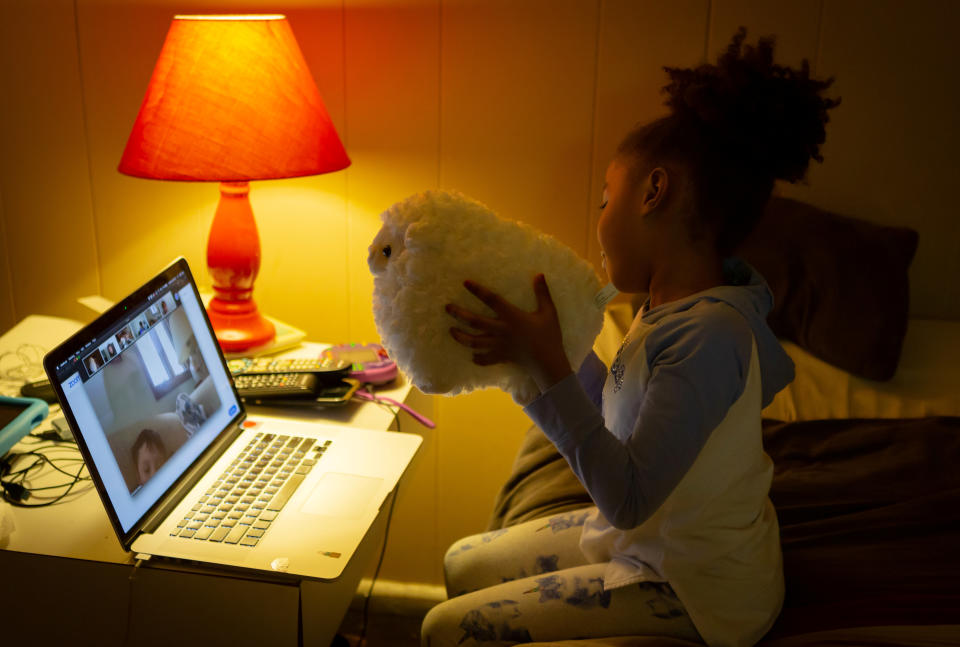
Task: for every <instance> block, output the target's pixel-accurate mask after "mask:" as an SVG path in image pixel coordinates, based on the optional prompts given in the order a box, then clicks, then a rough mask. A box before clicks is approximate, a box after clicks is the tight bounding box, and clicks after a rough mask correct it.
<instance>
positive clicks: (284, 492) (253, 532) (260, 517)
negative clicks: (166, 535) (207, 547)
mask: <svg viewBox="0 0 960 647" xmlns="http://www.w3.org/2000/svg"><path fill="white" fill-rule="evenodd" d="M329 447H330V441H329V440H325V441H323V442H320V441H317V440H315V439H313V438H301V437H299V436H283V435H281V436H278V435H276V434H264V433H258V434H257V435H256V436H254V438H253V440H251V441H250V443H249V444H248V445H247V446H246V447H245V448H244V449H243V451H242V452H240V455H239V456H238V457H237V458H236V460H234V461H233V462H232V463H230V465H229V466H228V467H227V468H226V469H225V470H224V472H223V474H221V475H220V478H218V479H217V480H216V481H215V482H214V484H213V486H212V487H210V489H209V490H207V491H206V492H205V493H204V495H203V496H201V497H200V498H199V499H198V500H197V503H196V504H195V505H194V506H193V508H191V510H190V512H188V513H187V514H186V516H184V518H183V519H181V520H180V521H179V522H178V523H177V527H176V528H175V529H174V530H173V532H171V533H170V534H171V535H172V536H174V537H183V538H185V539H199V540H205V541H217V542H222V543H224V544H237V545H240V546H256V545H257V543H258V542H259V541H260V539H262V538H263V536H264V534H265V533H266V532H267V531H268V530H269V529H270V525H271V524H272V523H273V521H274V520H275V519H276V518H277V515H278V514H279V513H280V511H281V510H282V509H283V506H284V505H285V504H286V503H287V501H289V500H290V497H291V496H293V493H294V492H295V491H296V489H297V487H299V485H300V484H301V483H302V482H303V480H304V479H305V478H306V476H307V474H308V473H309V472H310V470H311V469H313V467H314V465H316V463H317V461H318V460H319V459H320V457H321V456H323V453H324V452H325V451H327V449H328V448H329Z"/></svg>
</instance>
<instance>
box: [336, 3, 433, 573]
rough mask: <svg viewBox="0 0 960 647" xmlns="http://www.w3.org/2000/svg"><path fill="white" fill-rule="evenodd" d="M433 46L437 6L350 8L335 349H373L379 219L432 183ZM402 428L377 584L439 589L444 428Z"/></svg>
mask: <svg viewBox="0 0 960 647" xmlns="http://www.w3.org/2000/svg"><path fill="white" fill-rule="evenodd" d="M439 42H440V34H439V3H438V2H414V3H409V2H405V3H386V4H382V5H381V4H371V3H369V2H366V1H364V0H348V2H347V4H346V14H345V48H346V56H345V62H346V68H345V88H346V95H345V96H346V119H345V124H346V128H345V137H344V141H345V144H346V146H347V151H348V153H349V154H350V157H351V159H352V160H353V164H352V165H351V166H350V169H349V170H348V171H347V190H348V195H349V203H348V210H349V217H348V221H347V222H348V236H347V247H346V258H347V263H348V266H347V276H348V278H349V281H350V290H349V293H348V299H349V301H348V304H347V309H348V311H349V313H350V331H349V337H347V338H343V339H337V340H333V341H357V342H360V341H378V336H377V332H376V328H375V326H374V323H373V313H372V304H371V297H372V292H373V278H372V275H371V274H370V271H369V269H368V267H367V247H368V245H369V244H370V242H371V241H372V240H373V237H374V235H375V234H376V232H377V231H378V230H379V228H380V218H379V214H380V213H381V212H382V211H383V210H384V209H386V208H387V207H389V206H390V205H391V204H393V203H394V202H396V201H397V200H400V199H402V198H404V197H406V196H407V195H409V194H412V193H416V192H418V191H422V190H424V189H427V188H432V187H434V186H436V184H437V173H438V157H437V146H438V136H439V134H438V110H439V108H438V106H439V76H438V73H439V59H438V56H439ZM410 404H411V405H412V406H414V407H415V408H416V409H417V410H419V411H421V412H422V413H424V414H425V415H427V416H429V417H433V418H435V417H436V414H435V413H434V412H433V408H432V399H431V398H428V397H427V396H424V395H422V394H419V392H417V393H415V394H414V395H412V396H411V401H410ZM401 428H402V430H403V431H405V432H410V433H419V434H421V435H422V436H423V444H422V445H421V446H420V451H419V452H418V454H417V457H416V459H415V460H414V462H413V464H411V466H410V468H409V470H408V472H407V474H406V476H405V477H404V479H403V482H402V483H401V485H400V490H399V496H398V498H397V503H396V509H395V511H394V516H393V521H392V522H391V529H390V539H389V543H388V548H387V552H386V556H385V558H384V563H383V568H382V570H381V572H380V577H381V578H384V579H388V580H395V581H404V582H423V583H429V584H440V583H442V582H443V575H442V572H441V567H442V556H443V552H442V549H441V547H440V546H439V545H438V542H437V533H436V527H437V514H438V512H437V507H436V503H437V502H436V496H437V475H436V469H437V462H438V451H437V450H438V445H437V442H436V436H437V434H439V433H441V431H442V429H437V430H429V429H426V428H425V427H423V426H421V425H419V423H416V422H415V421H414V420H413V419H412V418H410V417H409V416H407V415H404V416H403V418H402V423H401ZM444 548H445V547H444ZM371 575H372V573H371Z"/></svg>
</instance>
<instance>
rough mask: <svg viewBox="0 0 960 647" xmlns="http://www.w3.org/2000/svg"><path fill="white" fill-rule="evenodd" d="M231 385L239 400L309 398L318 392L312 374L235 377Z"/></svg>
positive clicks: (270, 374) (271, 374) (315, 380)
mask: <svg viewBox="0 0 960 647" xmlns="http://www.w3.org/2000/svg"><path fill="white" fill-rule="evenodd" d="M233 383H234V385H235V386H236V387H237V393H239V394H240V397H241V398H258V399H269V398H309V397H313V396H314V395H315V394H316V393H317V390H318V387H319V382H318V380H317V377H316V376H315V375H314V374H312V373H268V374H265V375H235V376H234V378H233Z"/></svg>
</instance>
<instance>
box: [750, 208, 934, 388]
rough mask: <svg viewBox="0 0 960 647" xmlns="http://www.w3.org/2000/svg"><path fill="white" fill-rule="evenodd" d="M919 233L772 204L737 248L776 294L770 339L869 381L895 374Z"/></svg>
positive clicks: (826, 213)
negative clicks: (795, 346) (909, 273)
mask: <svg viewBox="0 0 960 647" xmlns="http://www.w3.org/2000/svg"><path fill="white" fill-rule="evenodd" d="M917 238H918V236H917V232H916V231H914V230H912V229H908V228H905V227H888V226H883V225H877V224H873V223H870V222H866V221H864V220H859V219H856V218H849V217H845V216H839V215H836V214H833V213H829V212H827V211H823V210H821V209H818V208H816V207H813V206H811V205H808V204H804V203H802V202H797V201H795V200H790V199H787V198H780V197H774V198H771V200H770V202H769V204H768V205H767V208H766V211H765V213H764V215H763V217H762V218H761V219H760V222H759V223H757V226H756V228H755V229H754V231H753V232H752V233H751V235H750V236H749V237H748V238H747V240H746V241H744V243H743V244H742V245H741V246H740V248H739V249H738V250H737V255H739V256H741V257H742V258H743V259H745V260H746V261H747V262H748V263H750V264H751V265H753V266H754V267H755V268H756V269H757V270H758V271H759V272H760V273H761V274H762V275H763V276H764V278H765V279H766V280H767V283H768V284H769V285H770V289H771V290H772V291H773V295H774V308H773V311H771V313H770V316H769V317H768V321H769V322H770V327H771V328H772V329H773V331H774V333H776V335H777V336H778V337H780V338H782V339H788V340H790V341H793V342H796V343H797V344H798V345H799V346H800V347H802V348H804V349H805V350H807V351H809V352H810V353H812V354H813V355H816V356H817V357H819V358H820V359H822V360H824V361H826V362H829V363H830V364H833V365H834V366H836V367H839V368H841V369H844V370H846V371H849V372H850V373H853V374H854V375H858V376H860V377H865V378H868V379H871V380H887V379H890V378H891V377H892V376H893V374H894V372H895V371H896V369H897V362H898V360H899V357H900V350H901V346H902V344H903V337H904V334H905V332H906V327H907V316H908V306H909V281H908V277H907V268H908V267H909V266H910V262H911V261H912V260H913V255H914V253H915V252H916V249H917Z"/></svg>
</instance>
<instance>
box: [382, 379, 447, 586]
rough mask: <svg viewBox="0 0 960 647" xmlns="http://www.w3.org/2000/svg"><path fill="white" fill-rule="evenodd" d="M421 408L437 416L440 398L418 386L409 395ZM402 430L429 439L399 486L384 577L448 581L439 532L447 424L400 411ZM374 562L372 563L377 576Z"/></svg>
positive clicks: (410, 402) (433, 417)
mask: <svg viewBox="0 0 960 647" xmlns="http://www.w3.org/2000/svg"><path fill="white" fill-rule="evenodd" d="M407 404H408V405H409V406H410V407H411V408H413V409H414V410H415V411H418V412H419V413H421V414H423V415H425V416H426V417H428V418H430V419H431V420H434V421H436V419H437V413H436V406H435V405H436V398H433V397H431V396H426V395H423V394H422V393H420V392H419V391H415V392H414V393H412V394H411V395H410V397H409V399H408V400H407ZM399 430H400V431H402V432H404V433H411V434H419V435H420V436H422V437H423V443H422V444H421V445H420V449H419V450H418V451H417V455H416V456H415V457H414V459H413V462H411V463H410V467H408V468H407V472H406V474H404V476H403V479H402V480H401V481H400V485H399V488H398V490H397V502H396V504H395V509H394V511H393V520H392V521H391V522H390V536H389V538H388V541H387V550H386V553H385V555H384V559H383V566H382V568H381V569H380V575H379V577H380V578H382V579H384V580H392V581H394V582H417V583H421V584H430V585H442V584H443V554H444V551H446V548H447V545H446V544H444V543H441V542H440V541H439V540H438V535H437V525H438V524H437V518H438V510H437V501H438V498H439V493H438V491H437V463H438V462H439V458H440V456H439V451H438V449H439V444H438V443H437V435H438V434H442V433H444V428H443V427H438V428H436V429H428V428H426V427H424V426H423V425H421V424H420V423H419V422H417V421H416V420H414V419H413V418H412V417H411V416H410V415H409V414H407V413H402V414H401V415H400V423H399ZM374 566H375V565H374V564H371V565H370V566H369V568H368V572H367V576H368V577H372V576H373V571H374V570H375V569H374Z"/></svg>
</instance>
